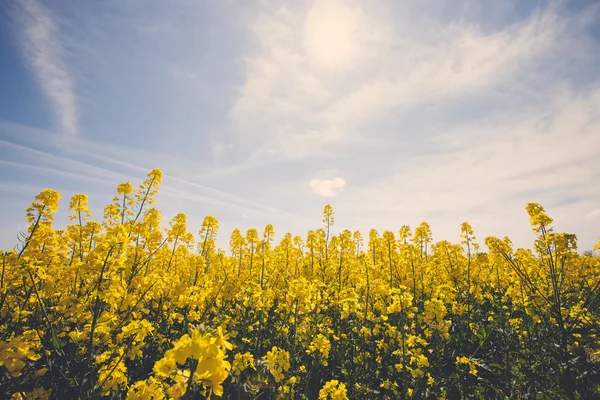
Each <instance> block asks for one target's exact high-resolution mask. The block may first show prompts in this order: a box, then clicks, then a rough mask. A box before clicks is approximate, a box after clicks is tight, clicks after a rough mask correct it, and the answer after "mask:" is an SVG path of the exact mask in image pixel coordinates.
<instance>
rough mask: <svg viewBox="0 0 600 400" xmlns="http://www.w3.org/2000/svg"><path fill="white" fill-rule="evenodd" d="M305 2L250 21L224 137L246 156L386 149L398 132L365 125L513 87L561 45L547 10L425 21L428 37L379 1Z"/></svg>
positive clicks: (561, 25) (558, 24) (560, 26)
mask: <svg viewBox="0 0 600 400" xmlns="http://www.w3.org/2000/svg"><path fill="white" fill-rule="evenodd" d="M310 3H311V4H310V5H309V6H308V7H303V6H296V7H295V8H294V9H293V10H292V9H290V8H289V7H286V6H281V7H279V8H275V9H267V10H261V11H260V12H259V14H258V16H257V18H256V20H255V21H254V24H253V25H252V30H251V33H252V34H253V35H254V37H255V38H256V40H257V43H258V45H259V47H258V49H254V50H253V51H252V52H250V53H249V54H248V55H247V56H246V57H245V58H244V59H243V60H244V63H245V79H244V82H243V83H242V85H241V86H240V88H239V92H238V95H237V97H236V98H235V101H234V102H233V105H232V108H231V112H230V117H231V121H232V123H233V128H232V130H233V131H234V134H233V138H231V137H228V138H227V139H228V140H233V141H235V142H237V143H238V144H239V145H240V146H241V147H244V148H246V149H249V150H250V151H248V152H246V154H248V153H250V154H252V156H251V157H250V158H251V159H252V158H254V159H261V160H263V161H264V160H265V159H270V160H273V161H279V160H297V159H302V158H305V157H310V156H321V155H324V154H327V151H326V149H328V148H332V147H340V146H342V147H344V148H352V147H353V148H356V147H360V146H362V145H364V144H365V143H369V142H370V141H372V140H377V139H380V140H381V141H382V142H384V143H385V142H386V139H387V138H389V137H393V136H398V135H397V132H398V130H397V128H395V127H393V125H391V124H387V125H386V126H384V128H383V129H380V130H379V131H377V132H373V131H372V130H368V129H366V128H365V126H364V125H365V124H368V123H371V122H372V121H378V120H380V119H381V118H383V117H386V116H388V118H389V114H390V113H393V115H395V116H396V117H398V116H401V115H403V114H407V113H409V112H410V111H411V110H413V109H414V108H415V107H417V106H421V105H423V104H425V103H427V104H432V103H433V104H439V103H443V102H444V101H453V100H456V99H459V98H465V97H468V96H472V95H477V94H480V93H485V92H486V91H490V90H494V89H495V88H502V87H509V86H510V87H512V88H513V89H512V90H518V88H519V87H520V86H521V81H523V80H532V81H533V80H534V78H536V77H537V76H538V75H537V71H536V68H535V67H536V66H537V65H538V63H540V62H542V61H543V60H544V59H545V57H547V56H548V54H551V53H552V51H555V50H556V47H557V46H558V45H560V46H564V45H566V43H565V42H566V41H568V40H569V38H568V35H565V31H567V27H568V24H567V22H565V21H563V20H561V19H559V18H558V16H557V13H556V10H555V9H554V8H548V9H546V10H543V11H540V12H537V13H534V14H533V15H532V16H531V17H530V18H527V19H525V20H523V21H520V22H518V23H515V24H512V25H509V26H506V27H504V28H503V29H501V30H496V31H489V30H484V29H483V28H482V27H480V26H478V25H475V24H460V23H454V24H450V25H441V24H440V22H439V21H433V20H431V21H429V20H428V21H427V22H428V23H430V25H431V29H430V30H429V31H427V30H424V29H423V28H422V27H420V26H417V25H415V24H416V23H415V22H414V20H413V19H416V17H415V15H413V14H415V11H412V14H411V13H409V12H407V13H406V15H395V16H394V18H392V17H390V16H389V15H388V13H389V10H388V9H387V8H388V7H389V6H385V5H383V4H381V5H378V6H374V4H373V3H371V2H368V3H367V2H364V1H357V2H352V3H350V2H342V1H339V0H331V1H327V0H317V1H315V2H310ZM302 4H304V3H302ZM423 12H424V11H423ZM419 15H421V14H419ZM420 23H422V22H420ZM411 29H412V31H411ZM569 44H572V43H571V42H569ZM394 139H395V140H397V139H398V138H397V137H396V138H394ZM406 139H407V140H408V139H409V138H406ZM240 146H238V148H239V147H240ZM217 147H218V146H217ZM220 148H222V147H220Z"/></svg>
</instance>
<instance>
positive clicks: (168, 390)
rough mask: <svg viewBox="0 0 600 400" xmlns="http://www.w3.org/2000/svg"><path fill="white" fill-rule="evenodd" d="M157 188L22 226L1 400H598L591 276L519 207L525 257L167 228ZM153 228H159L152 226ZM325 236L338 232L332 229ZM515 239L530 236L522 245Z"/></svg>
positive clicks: (9, 296) (1, 366) (411, 240)
mask: <svg viewBox="0 0 600 400" xmlns="http://www.w3.org/2000/svg"><path fill="white" fill-rule="evenodd" d="M161 178H162V172H161V171H160V170H153V171H151V172H150V173H149V175H148V177H147V179H146V180H145V181H144V182H143V183H142V184H141V185H140V186H139V188H137V189H135V188H134V186H133V185H132V184H131V183H122V184H120V185H118V189H117V194H116V196H115V197H114V199H113V202H112V203H111V204H109V205H108V206H107V207H106V208H105V209H104V215H103V217H102V218H101V219H98V220H94V219H92V216H91V214H90V211H89V209H88V206H87V197H86V196H85V195H84V194H77V195H75V196H73V197H72V198H71V200H70V203H69V210H70V212H71V217H70V219H71V221H70V224H69V225H68V226H66V227H64V228H62V229H57V227H55V226H53V223H52V222H53V214H54V213H55V212H56V211H57V209H58V205H59V199H60V195H59V193H58V192H56V191H53V190H51V189H45V190H44V191H42V192H41V193H40V194H39V195H38V196H37V197H36V198H35V201H34V202H33V203H32V204H31V206H30V207H29V208H27V220H28V222H29V228H28V231H27V232H24V234H23V237H22V240H21V242H20V243H19V244H18V246H16V247H15V249H13V250H9V251H4V252H3V253H2V261H1V262H2V267H1V268H2V270H1V275H0V392H1V393H0V397H2V398H14V399H45V398H59V399H66V398H99V397H106V398H113V399H125V398H127V399H167V398H172V399H197V398H200V399H202V398H216V397H221V398H227V399H271V398H273V399H274V398H281V399H386V398H387V399H408V398H414V399H423V398H427V399H443V398H447V399H458V398H481V399H489V398H501V399H504V398H523V399H525V398H527V399H556V398H581V399H587V398H590V399H591V398H599V397H600V338H599V337H598V330H599V327H600V321H599V317H600V307H599V302H600V299H598V297H599V294H600V258H599V257H598V256H594V255H591V254H587V255H581V254H579V253H578V252H577V246H576V237H575V235H572V234H565V233H558V232H554V230H553V229H552V222H553V221H552V219H551V218H550V217H549V216H548V215H546V213H545V211H544V209H543V208H542V207H541V206H540V205H538V204H535V203H530V204H528V205H527V206H526V211H527V213H528V214H529V216H530V220H531V226H532V228H533V229H534V231H535V232H536V235H537V240H536V241H535V243H534V245H533V246H532V248H534V250H533V251H531V250H525V249H514V248H513V246H512V244H511V242H510V240H509V239H508V238H503V239H500V238H495V237H488V238H485V239H484V240H483V241H480V242H478V240H477V238H476V237H475V233H474V232H473V230H472V229H471V227H470V225H469V224H468V223H464V224H462V226H460V227H457V229H460V231H461V237H462V241H461V243H457V244H454V243H449V242H446V241H439V242H434V241H433V240H432V232H431V230H430V228H429V226H428V224H427V223H425V222H423V223H422V224H420V225H419V226H417V227H414V229H411V228H410V227H408V226H402V227H398V228H399V229H398V230H397V231H395V232H392V231H386V232H383V233H381V234H380V233H379V232H376V231H374V230H372V231H370V232H369V233H368V237H365V238H363V236H362V235H361V233H360V232H351V231H349V230H341V229H339V230H337V229H336V230H335V231H336V232H339V233H337V234H333V232H334V229H333V227H334V222H335V221H334V211H333V209H332V208H331V207H330V206H327V207H325V210H324V213H323V225H322V226H321V227H315V228H316V229H315V230H311V231H309V232H308V233H307V234H306V235H305V236H293V235H292V234H289V233H286V234H285V235H284V236H283V239H282V240H281V241H280V242H279V243H274V241H273V238H274V235H275V230H274V227H273V226H272V225H267V226H266V228H265V229H264V231H263V232H262V233H261V232H258V231H257V230H256V229H250V230H248V231H247V232H241V231H239V230H237V229H236V230H235V231H234V232H233V233H232V234H231V240H230V242H229V243H230V248H229V249H218V248H217V246H216V244H215V239H216V237H217V234H218V233H219V224H218V221H217V220H216V218H215V217H213V216H211V215H209V216H207V217H206V218H205V219H204V222H203V223H202V226H200V227H190V226H187V223H186V222H187V221H186V216H185V215H184V214H178V215H177V216H175V217H174V218H173V219H172V220H171V221H169V222H168V225H161V216H160V211H159V210H157V209H155V208H153V207H152V205H153V203H154V199H155V196H156V195H157V194H158V190H159V184H160V182H161ZM164 226H167V227H166V228H164ZM335 227H336V228H337V225H336V226H335ZM524 228H525V227H524Z"/></svg>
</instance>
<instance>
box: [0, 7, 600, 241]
mask: <svg viewBox="0 0 600 400" xmlns="http://www.w3.org/2000/svg"><path fill="white" fill-rule="evenodd" d="M599 21H600V3H598V2H597V1H591V0H590V1H583V0H573V1H566V0H565V1H541V0H531V1H521V0H514V1H511V0H503V1H493V2H491V1H474V0H420V1H391V0H368V1H367V0H364V1H360V0H346V1H343V0H316V1H313V0H310V1H288V2H285V1H233V0H218V1H217V0H212V1H209V0H206V1H203V0H143V1H142V0H106V1H102V2H97V1H87V2H73V1H69V0H51V1H50V0H15V1H10V2H9V1H0V248H3V249H8V248H11V247H13V246H14V245H15V244H16V240H17V233H18V232H20V231H25V230H26V229H27V226H26V221H25V209H26V208H27V206H28V205H29V204H30V203H31V202H32V201H33V198H34V196H35V195H36V194H37V193H39V192H40V191H41V190H42V189H44V188H46V187H50V188H53V189H57V190H59V191H60V192H61V195H62V201H61V208H60V210H59V213H58V215H57V221H56V225H57V226H61V225H64V224H66V223H67V222H66V221H67V217H66V216H67V208H68V199H69V197H70V196H72V195H73V194H74V193H78V192H83V193H86V194H88V196H89V199H90V206H91V209H92V212H93V213H94V215H95V217H96V218H98V219H100V218H101V217H102V210H103V207H104V206H105V205H106V204H109V203H110V202H111V199H112V196H114V195H115V194H116V187H117V185H118V184H119V183H120V182H123V181H131V182H132V183H133V184H134V185H138V184H139V183H141V181H142V180H143V179H144V177H145V176H146V174H147V173H148V172H149V171H150V170H151V169H153V168H160V169H162V170H163V172H164V178H163V183H162V185H161V191H160V193H159V195H158V199H157V203H156V206H157V207H158V208H160V210H161V212H162V216H163V222H164V224H165V226H166V225H167V222H168V221H169V219H170V218H172V217H173V216H174V215H175V214H177V213H178V212H185V213H186V214H187V215H188V217H189V219H188V228H189V230H190V231H193V232H197V231H198V229H199V228H200V225H201V223H202V220H203V218H204V216H206V215H207V214H213V215H215V216H216V217H217V219H218V220H219V223H220V226H221V229H220V233H219V240H218V243H219V244H220V245H221V246H222V247H224V248H226V247H227V246H228V237H229V234H230V233H231V231H232V230H233V229H234V228H236V227H237V228H240V229H242V230H246V229H248V228H250V227H256V228H257V229H259V231H261V230H262V229H263V227H264V226H265V225H266V224H268V223H272V224H273V225H274V226H275V232H276V237H279V238H280V237H282V235H283V234H284V233H285V232H292V233H293V234H294V235H296V234H300V235H304V234H305V233H306V232H307V231H308V230H309V229H316V228H319V227H321V226H322V222H321V219H322V211H323V208H324V206H325V205H326V204H331V205H332V206H333V210H334V212H335V219H336V221H335V226H334V230H335V231H338V232H339V231H340V230H342V229H346V228H347V229H353V230H354V229H360V230H361V231H362V232H363V234H364V235H365V236H366V235H367V234H368V231H369V230H370V229H371V228H375V229H377V230H378V231H379V233H380V234H381V233H383V231H384V230H391V231H394V232H397V231H398V229H399V228H400V227H401V226H402V225H406V224H407V225H410V226H412V227H413V229H414V228H415V227H416V226H417V225H418V224H419V223H420V222H421V221H427V222H428V223H429V224H430V226H431V228H432V231H433V238H434V240H450V241H453V242H458V241H459V240H460V239H459V234H460V224H461V223H462V222H464V221H468V222H469V223H470V224H471V225H472V227H473V229H474V230H475V235H476V237H477V238H478V241H479V242H480V243H483V239H484V238H485V237H486V236H489V235H494V236H498V237H504V236H509V237H510V238H511V239H512V241H513V243H514V244H515V245H516V246H520V247H531V244H532V242H533V240H534V233H533V232H532V231H531V228H530V226H529V218H528V216H527V213H526V211H525V206H526V204H527V203H528V202H538V203H540V204H542V205H543V206H544V207H545V208H546V210H547V212H548V214H549V215H550V216H551V217H553V218H554V220H555V224H554V225H555V229H556V230H557V231H560V232H569V233H575V234H577V237H578V241H579V249H580V250H581V251H585V250H591V249H592V247H593V246H594V244H595V243H597V242H598V239H599V238H600V185H599V184H598V183H599V182H600V22H599Z"/></svg>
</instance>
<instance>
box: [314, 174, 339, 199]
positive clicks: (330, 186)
mask: <svg viewBox="0 0 600 400" xmlns="http://www.w3.org/2000/svg"><path fill="white" fill-rule="evenodd" d="M308 186H310V188H311V189H312V191H313V192H314V193H315V194H318V195H319V196H323V197H334V196H336V195H337V194H338V193H339V192H340V191H341V190H342V189H343V188H344V186H346V181H345V180H344V179H343V178H333V179H311V180H310V182H309V183H308Z"/></svg>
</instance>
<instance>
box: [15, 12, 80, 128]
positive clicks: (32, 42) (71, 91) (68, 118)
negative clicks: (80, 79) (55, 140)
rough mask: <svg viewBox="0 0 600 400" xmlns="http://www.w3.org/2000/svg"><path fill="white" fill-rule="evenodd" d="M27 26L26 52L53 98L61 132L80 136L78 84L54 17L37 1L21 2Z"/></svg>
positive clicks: (23, 21) (23, 48) (23, 44)
mask: <svg viewBox="0 0 600 400" xmlns="http://www.w3.org/2000/svg"><path fill="white" fill-rule="evenodd" d="M19 2H20V5H21V10H22V12H21V13H20V17H21V21H22V23H23V28H24V29H23V43H22V50H23V52H24V54H25V56H26V58H27V60H28V62H29V64H30V65H31V67H32V68H33V71H34V72H35V74H36V76H37V79H38V80H39V82H40V84H41V86H42V88H43V89H44V92H45V93H46V95H47V96H48V97H49V98H50V101H51V102H52V104H53V106H54V108H55V110H56V113H57V114H58V119H59V121H60V127H61V131H63V132H64V133H65V134H67V135H75V134H77V101H76V96H75V84H74V82H73V79H72V77H71V76H70V74H69V72H68V70H67V68H66V66H65V65H64V62H63V59H62V56H63V54H64V49H63V47H62V46H61V44H60V41H59V39H58V36H57V34H58V27H57V24H56V23H55V21H54V19H53V17H52V13H51V12H50V10H48V9H47V8H46V7H45V6H44V5H42V4H40V3H39V2H38V1H36V0H19Z"/></svg>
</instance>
